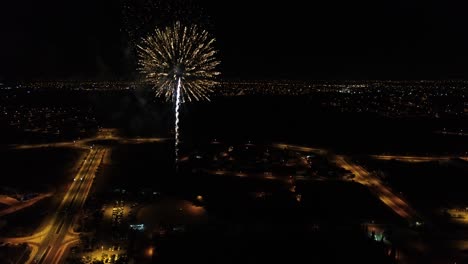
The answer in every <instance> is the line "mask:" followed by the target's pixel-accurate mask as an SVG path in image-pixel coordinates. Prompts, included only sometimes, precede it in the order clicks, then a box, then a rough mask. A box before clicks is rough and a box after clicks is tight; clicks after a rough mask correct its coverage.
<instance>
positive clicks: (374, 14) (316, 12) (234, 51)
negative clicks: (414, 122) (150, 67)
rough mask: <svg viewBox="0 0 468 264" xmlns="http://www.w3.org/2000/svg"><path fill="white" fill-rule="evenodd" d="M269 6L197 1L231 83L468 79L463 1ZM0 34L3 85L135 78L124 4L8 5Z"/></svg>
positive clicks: (1, 14) (3, 6)
mask: <svg viewBox="0 0 468 264" xmlns="http://www.w3.org/2000/svg"><path fill="white" fill-rule="evenodd" d="M272 2H273V1H271V2H270V1H268V2H266V1H265V2H259V1H255V2H254V3H253V1H252V0H251V1H247V0H238V1H207V0H205V1H197V3H198V4H199V5H200V6H201V7H203V8H204V9H205V13H206V14H208V15H209V16H210V17H211V23H212V26H213V30H212V31H213V35H214V36H215V37H216V38H217V40H218V42H217V47H218V49H219V50H220V54H219V56H220V58H221V60H222V67H221V71H222V72H223V77H224V78H226V79H306V80H314V79H446V78H451V79H452V78H467V77H468V52H467V50H468V27H467V26H468V16H467V15H466V10H467V7H468V6H467V5H468V4H465V3H463V2H464V1H454V0H446V1H412V0H382V1H375V0H374V1H349V0H348V1H344V0H343V1H323V2H326V3H321V4H318V3H315V2H318V1H296V0H289V1H279V2H278V3H272ZM275 2H276V1H275ZM0 32H1V38H0V80H1V79H6V80H14V79H96V80H108V79H124V80H126V79H134V78H135V71H134V69H133V68H134V61H135V58H134V56H133V55H132V54H133V53H132V52H131V48H130V47H131V46H130V45H129V43H128V40H127V38H126V33H125V30H124V29H123V18H122V8H121V1H118V0H79V1H77V0H70V1H63V0H44V1H37V0H15V1H1V3H0Z"/></svg>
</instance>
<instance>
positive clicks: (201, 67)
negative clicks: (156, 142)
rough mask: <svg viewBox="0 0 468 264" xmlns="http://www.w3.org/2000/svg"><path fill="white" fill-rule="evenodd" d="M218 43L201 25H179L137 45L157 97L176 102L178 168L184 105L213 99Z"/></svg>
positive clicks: (176, 153)
mask: <svg viewBox="0 0 468 264" xmlns="http://www.w3.org/2000/svg"><path fill="white" fill-rule="evenodd" d="M214 42H215V39H214V38H211V37H210V36H209V34H208V32H207V31H205V30H201V29H200V28H199V27H198V26H195V25H191V26H183V25H182V24H181V23H180V22H176V23H175V24H174V25H173V26H169V27H166V28H165V29H164V30H161V29H158V28H157V29H156V30H155V31H154V33H153V34H150V35H149V36H148V37H146V38H144V39H143V40H142V43H141V44H140V45H138V46H137V48H138V57H139V61H138V64H139V68H138V70H139V71H140V73H142V74H143V75H144V76H145V79H146V81H147V82H148V83H150V84H151V85H152V86H153V89H154V90H155V94H156V96H160V97H163V98H165V99H166V100H167V101H173V102H175V156H176V157H175V160H176V165H177V162H178V160H179V154H180V153H179V150H180V149H179V145H180V129H179V128H180V127H179V121H180V118H179V114H180V106H181V104H183V103H184V102H186V101H189V102H190V101H200V100H209V97H208V94H209V93H210V92H211V91H212V89H211V88H212V87H213V86H214V85H215V84H216V81H215V77H216V76H217V75H219V72H217V71H216V66H218V64H219V61H218V60H216V58H215V55H216V53H217V51H216V50H215V48H214V47H213V43H214ZM176 167H177V166H176Z"/></svg>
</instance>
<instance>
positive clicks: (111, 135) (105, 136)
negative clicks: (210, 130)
mask: <svg viewBox="0 0 468 264" xmlns="http://www.w3.org/2000/svg"><path fill="white" fill-rule="evenodd" d="M98 140H112V141H116V142H118V143H121V144H143V143H159V142H165V141H169V140H173V139H172V138H159V137H150V138H124V137H120V136H118V135H116V131H115V130H114V129H101V130H100V131H99V133H98V134H97V135H96V136H95V137H92V138H85V139H80V140H74V141H66V142H54V143H45V144H21V145H10V147H11V148H14V149H34V148H81V149H88V148H89V146H90V145H92V144H93V141H98Z"/></svg>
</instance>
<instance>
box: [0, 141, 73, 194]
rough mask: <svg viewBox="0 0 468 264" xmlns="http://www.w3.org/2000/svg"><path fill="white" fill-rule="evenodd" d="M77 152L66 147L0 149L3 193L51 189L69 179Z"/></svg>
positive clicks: (71, 176)
mask: <svg viewBox="0 0 468 264" xmlns="http://www.w3.org/2000/svg"><path fill="white" fill-rule="evenodd" d="M81 154H82V151H81V150H77V149H69V148H38V149H3V150H0V160H1V163H0V164H1V165H2V187H4V188H6V190H4V191H6V192H7V193H9V192H14V190H17V191H19V192H44V191H54V190H56V187H57V186H60V184H63V183H66V182H67V181H72V180H73V177H74V176H75V173H76V171H72V170H73V168H74V166H75V165H76V162H77V161H78V158H79V157H80V156H81ZM10 188H13V190H9V189H10Z"/></svg>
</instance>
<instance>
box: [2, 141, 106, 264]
mask: <svg viewBox="0 0 468 264" xmlns="http://www.w3.org/2000/svg"><path fill="white" fill-rule="evenodd" d="M106 151H107V150H105V149H91V150H90V151H89V154H88V155H87V157H86V160H85V161H84V162H83V164H82V166H81V168H80V170H79V171H78V173H77V175H76V176H75V178H74V180H73V182H72V183H71V185H70V186H69V188H68V190H67V192H66V193H65V195H64V197H63V200H62V202H61V203H60V205H59V207H58V209H57V211H56V213H54V214H52V215H50V216H49V217H48V218H46V219H45V223H44V225H43V226H44V228H43V229H42V230H40V231H39V232H37V233H35V234H34V235H31V236H28V237H18V238H3V239H0V240H1V241H4V242H10V243H14V244H17V243H28V245H30V246H31V248H32V253H31V255H30V259H29V260H28V261H27V262H26V263H47V264H49V263H50V264H54V263H59V262H60V260H61V259H62V256H63V254H64V253H65V252H66V250H67V247H68V246H69V245H71V244H73V243H75V242H77V241H78V236H77V234H76V233H74V232H73V231H72V229H73V228H72V226H73V220H74V217H75V214H76V213H77V212H78V211H79V210H80V209H81V207H82V206H83V205H84V202H85V201H86V198H87V196H88V193H89V191H90V189H91V186H92V184H93V180H94V177H95V174H96V170H97V168H98V167H99V165H100V163H101V161H102V159H103V157H104V154H105V152H106ZM80 162H81V161H80Z"/></svg>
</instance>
